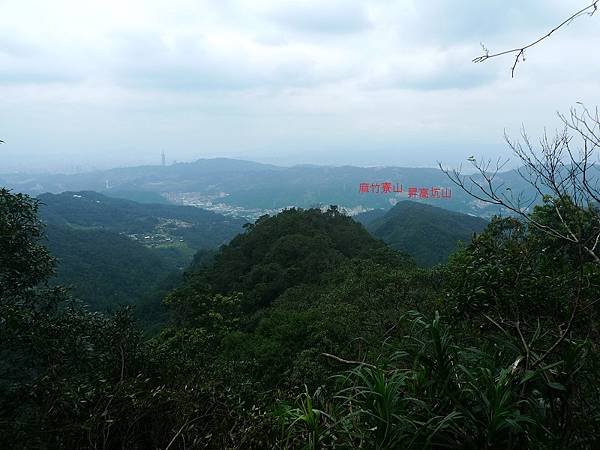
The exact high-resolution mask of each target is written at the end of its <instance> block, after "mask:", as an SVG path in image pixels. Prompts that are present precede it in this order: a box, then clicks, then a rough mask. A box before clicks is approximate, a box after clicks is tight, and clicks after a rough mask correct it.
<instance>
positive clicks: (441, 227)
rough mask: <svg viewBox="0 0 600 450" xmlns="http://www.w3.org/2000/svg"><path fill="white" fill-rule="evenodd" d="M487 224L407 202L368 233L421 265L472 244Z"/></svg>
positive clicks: (370, 225) (439, 260)
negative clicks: (474, 235) (460, 244)
mask: <svg viewBox="0 0 600 450" xmlns="http://www.w3.org/2000/svg"><path fill="white" fill-rule="evenodd" d="M486 225H487V221H486V220H484V219H482V218H480V217H473V216H469V215H466V214H460V213H456V212H453V211H448V210H445V209H442V208H438V207H435V206H430V205H425V204H422V203H417V202H411V201H403V202H400V203H398V204H397V205H396V206H394V207H393V208H392V209H390V210H389V211H388V212H387V213H386V214H385V215H384V216H383V217H380V218H376V219H374V220H372V221H370V222H368V223H367V224H366V228H367V230H368V231H369V232H370V233H371V234H373V236H375V237H378V238H380V239H382V240H383V241H385V242H386V243H387V244H388V245H389V246H390V247H392V248H394V249H396V250H401V251H403V252H406V253H408V254H409V255H411V256H413V257H414V258H415V260H416V261H417V263H418V264H421V265H424V266H431V265H435V264H438V263H442V262H444V261H446V260H447V258H448V256H450V254H451V253H452V252H454V251H455V250H456V248H457V245H458V243H459V242H460V241H462V242H465V243H468V242H470V241H471V239H472V237H473V233H478V232H481V231H482V230H483V229H484V228H485V226H486Z"/></svg>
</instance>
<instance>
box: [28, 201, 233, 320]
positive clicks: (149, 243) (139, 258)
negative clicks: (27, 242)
mask: <svg viewBox="0 0 600 450" xmlns="http://www.w3.org/2000/svg"><path fill="white" fill-rule="evenodd" d="M39 200H40V201H41V202H42V205H41V208H40V209H41V216H42V219H43V220H44V222H45V223H46V227H47V228H46V232H47V243H48V247H49V249H50V250H51V252H52V254H53V255H54V256H55V257H56V258H57V259H58V265H57V271H56V275H55V276H54V277H53V278H52V279H51V283H52V284H59V285H64V286H69V287H70V288H71V289H72V292H73V295H75V296H76V297H77V298H80V299H81V300H83V301H84V302H85V303H86V304H87V305H89V306H90V307H91V308H92V309H93V310H99V311H106V310H114V309H115V308H116V307H118V306H119V305H136V306H137V308H138V311H140V314H141V315H148V314H150V315H155V313H157V311H161V310H162V306H161V296H162V295H164V294H165V293H166V290H165V289H171V288H172V287H173V286H174V285H175V284H176V283H175V281H176V280H178V279H179V278H180V276H181V274H182V271H183V269H184V268H185V267H187V266H188V264H190V262H191V261H192V259H193V257H194V254H195V253H196V252H197V251H198V250H211V249H216V248H218V246H219V245H221V244H223V243H225V242H227V241H228V240H229V239H231V238H232V237H233V236H234V235H235V234H237V233H238V232H239V231H241V230H243V228H242V224H243V223H244V221H243V220H240V219H231V218H226V217H224V216H220V215H218V214H215V213H211V212H209V211H204V210H202V209H199V208H193V207H183V206H176V205H163V204H140V203H136V202H133V201H130V200H124V199H116V198H111V197H106V196H104V195H102V194H98V193H96V192H87V191H86V192H65V193H62V194H59V195H54V194H43V195H41V196H40V197H39Z"/></svg>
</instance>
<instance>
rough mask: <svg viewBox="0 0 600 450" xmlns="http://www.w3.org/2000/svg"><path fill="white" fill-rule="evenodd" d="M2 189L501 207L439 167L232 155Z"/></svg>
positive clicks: (252, 210) (236, 208) (206, 203)
mask: <svg viewBox="0 0 600 450" xmlns="http://www.w3.org/2000/svg"><path fill="white" fill-rule="evenodd" d="M385 182H389V183H393V184H394V185H396V184H398V185H399V186H401V187H402V192H401V193H394V192H386V193H383V192H382V191H383V189H381V191H380V193H376V192H369V193H361V192H360V191H359V186H360V183H367V184H373V185H377V184H379V185H382V184H383V183H385ZM498 182H499V183H501V182H504V183H506V185H507V186H511V187H512V189H513V191H515V192H517V191H519V190H522V189H526V185H525V183H524V182H523V180H522V179H521V178H520V176H519V175H518V173H517V172H516V171H508V172H504V173H500V174H498ZM0 184H3V185H6V186H8V187H10V188H12V189H14V190H16V191H18V192H25V193H29V194H32V195H37V194H40V193H41V192H53V193H58V192H63V191H81V190H93V191H97V192H101V193H103V194H105V195H108V196H110V195H112V194H111V193H115V196H119V197H128V198H131V199H136V200H137V199H138V198H144V197H145V196H149V195H150V194H152V195H154V196H157V195H160V196H162V197H165V198H169V199H170V201H172V202H175V203H179V204H182V203H183V204H191V205H195V206H200V207H202V208H205V209H210V210H213V211H216V212H223V213H227V214H231V215H236V216H246V217H252V218H257V217H258V216H260V215H262V214H265V213H269V214H273V213H275V212H277V211H278V210H280V209H282V208H285V207H290V206H296V207H302V208H309V207H313V206H319V205H324V206H327V205H330V204H333V205H338V206H340V207H341V208H343V209H345V210H346V211H349V212H350V213H351V214H356V213H360V212H363V211H366V210H369V209H375V208H384V209H388V208H390V207H391V206H393V205H394V204H395V203H397V202H398V201H402V200H406V199H408V189H409V188H410V187H415V188H424V189H430V188H432V187H447V188H449V189H451V190H452V192H451V198H448V199H439V198H437V199H434V198H426V199H417V200H419V201H422V202H423V203H428V204H431V205H435V206H440V207H443V208H445V209H449V210H453V211H458V212H463V213H469V214H475V215H479V216H483V217H488V216H491V215H492V214H494V213H496V212H497V211H498V209H497V208H496V207H494V206H491V205H487V204H483V203H481V202H478V201H476V200H474V199H473V198H472V197H470V196H469V195H467V194H465V193H464V192H462V191H461V190H460V189H458V188H457V187H456V186H454V185H453V184H452V182H451V181H450V180H449V179H448V177H447V176H446V175H445V174H444V173H443V172H442V171H440V170H439V169H433V168H407V167H354V166H313V165H302V166H292V167H280V166H274V165H269V164H261V163H256V162H251V161H243V160H234V159H227V158H216V159H201V160H198V161H195V162H192V163H178V164H173V165H169V166H139V167H125V168H118V169H110V170H104V171H96V172H89V173H82V174H73V175H58V174H54V175H24V174H12V175H0ZM154 198H156V197H154Z"/></svg>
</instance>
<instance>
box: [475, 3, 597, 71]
mask: <svg viewBox="0 0 600 450" xmlns="http://www.w3.org/2000/svg"><path fill="white" fill-rule="evenodd" d="M599 2H600V0H594V1H593V2H592V3H591V4H589V5H588V6H586V7H585V8H583V9H580V10H579V11H577V12H576V13H574V14H572V15H571V16H570V17H569V18H567V19H565V20H564V21H563V22H561V23H560V25H558V26H556V27H554V28H552V29H551V30H550V31H549V32H548V33H546V34H545V35H543V36H542V37H540V38H538V39H536V40H535V41H533V42H531V43H530V44H527V45H525V46H523V47H519V48H513V49H512V50H504V51H502V52H498V53H490V51H489V50H488V49H487V48H486V47H485V46H484V45H483V44H481V46H482V47H483V51H484V54H483V55H481V56H478V57H477V58H474V59H473V62H474V63H480V62H484V61H487V60H488V59H490V58H496V57H498V56H503V55H510V54H513V55H514V54H516V56H515V61H514V63H513V65H512V68H511V77H512V78H514V77H515V69H516V68H517V64H519V62H520V61H525V51H526V50H528V49H530V48H531V47H533V46H535V45H537V44H539V43H540V42H542V41H543V40H545V39H548V38H549V37H550V36H551V35H552V34H553V33H555V32H556V31H558V30H559V29H561V28H562V27H564V26H565V25H569V24H570V23H571V22H573V21H574V20H575V19H577V18H578V17H581V16H583V15H588V16H593V15H594V14H595V13H596V11H597V10H598V3H599Z"/></svg>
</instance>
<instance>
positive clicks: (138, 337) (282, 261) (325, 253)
mask: <svg viewBox="0 0 600 450" xmlns="http://www.w3.org/2000/svg"><path fill="white" fill-rule="evenodd" d="M36 208H37V204H36V202H35V200H32V199H30V198H28V197H26V196H19V195H15V194H11V193H10V192H8V191H6V190H2V191H0V264H1V265H0V283H1V284H0V342H2V347H1V348H0V447H1V448H69V449H71V448H107V449H113V448H114V449H117V448H128V449H148V448H170V449H175V448H180V449H183V448H211V449H224V448H229V449H248V448H255V449H264V448H311V449H312V448H344V449H345V448H347V449H350V448H363V449H388V448H474V449H475V448H490V449H491V448H502V449H504V448H513V449H521V448H536V449H542V448H544V449H545V448H597V447H598V445H599V442H597V440H598V438H597V436H600V407H598V405H600V402H599V400H600V398H599V397H600V395H599V394H600V391H599V389H600V388H599V386H600V383H599V381H600V380H599V379H598V378H599V376H600V375H599V373H600V372H599V371H598V369H599V367H598V362H599V361H598V357H597V354H598V351H597V350H598V349H597V342H598V335H597V324H598V317H597V314H598V304H597V303H595V301H596V300H597V296H598V292H600V270H599V268H598V266H597V265H596V264H595V263H594V262H593V261H591V260H590V259H588V258H587V257H586V256H585V255H583V254H582V253H580V252H579V251H577V249H576V248H571V247H569V246H567V245H565V244H563V243H562V242H559V241H557V240H555V239H553V238H549V237H548V236H547V235H545V234H543V233H540V232H539V231H536V230H532V229H529V228H527V227H525V226H524V225H523V224H521V223H519V222H516V221H514V220H512V219H495V220H494V221H493V222H492V223H491V224H490V226H489V227H488V228H487V229H486V230H485V231H484V232H483V233H482V234H481V235H480V236H478V237H477V238H476V239H475V240H474V241H473V242H472V243H471V244H470V245H469V246H468V247H466V248H464V249H463V250H461V251H459V252H458V253H457V254H455V255H454V257H453V258H452V260H451V261H450V263H449V264H448V265H446V266H445V267H441V268H437V269H435V270H426V269H420V268H418V267H416V266H415V265H414V264H413V263H412V262H411V261H410V259H408V258H407V257H406V256H404V255H402V254H399V253H396V252H394V251H392V250H390V249H387V248H386V247H384V246H383V245H382V244H381V242H378V241H375V240H373V239H372V238H370V237H369V236H368V234H367V233H366V231H365V230H364V229H363V228H362V227H361V226H360V225H358V224H356V223H354V222H353V221H351V220H350V219H349V218H347V217H344V216H343V215H341V214H339V213H338V212H337V211H336V210H335V209H331V210H329V211H328V212H325V213H322V212H320V211H318V210H307V211H302V210H290V211H286V212H284V213H282V214H280V215H278V216H275V217H264V218H262V219H260V220H259V221H258V222H257V223H256V224H255V225H253V226H251V227H248V228H247V230H246V232H245V233H244V234H242V235H240V236H238V237H237V238H236V239H234V240H233V241H232V242H231V243H230V244H229V245H228V246H226V247H224V248H222V249H221V250H220V251H219V252H218V253H217V254H216V255H211V254H202V255H198V258H197V259H196V261H195V263H194V265H193V266H192V268H191V269H190V271H189V272H188V275H187V276H186V280H185V282H184V284H183V285H182V286H181V287H179V288H178V289H176V290H175V291H173V292H171V293H170V294H169V295H168V296H167V297H166V303H167V304H168V305H169V309H170V311H171V315H172V320H171V323H170V325H169V326H167V327H165V328H164V329H162V330H161V331H160V333H159V334H158V335H157V336H155V337H153V338H151V339H147V338H144V337H143V335H142V333H141V332H140V331H139V329H138V327H137V326H136V325H135V323H133V320H132V318H131V314H130V312H129V311H128V310H122V311H119V312H116V313H114V314H112V315H110V316H103V315H100V314H97V313H90V312H88V311H87V310H85V309H84V308H83V307H81V305H80V304H78V303H77V302H75V301H74V300H72V299H70V298H69V297H68V295H67V294H66V293H65V292H64V291H63V290H62V289H60V288H56V287H54V288H50V287H48V286H47V285H46V280H48V278H49V277H50V276H51V275H52V272H53V267H54V261H53V259H52V257H51V256H50V255H49V254H48V252H47V251H46V250H45V249H44V248H43V247H42V246H40V244H39V239H40V237H41V235H42V232H41V228H40V224H39V222H38V220H37V215H36ZM556 208H560V209H559V210H560V211H562V213H563V215H567V216H569V217H571V218H573V220H576V222H577V223H578V224H582V226H583V227H584V228H585V227H586V226H588V227H594V226H596V225H595V223H594V222H593V218H594V217H595V214H593V213H591V212H590V211H579V210H576V209H574V208H573V205H572V204H570V203H569V202H568V200H566V199H563V200H560V201H557V202H554V203H552V204H548V205H546V206H544V207H541V208H538V210H537V211H536V219H537V220H539V221H542V222H545V223H548V221H552V220H554V219H555V217H554V216H553V211H556ZM590 229H591V228H590Z"/></svg>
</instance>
